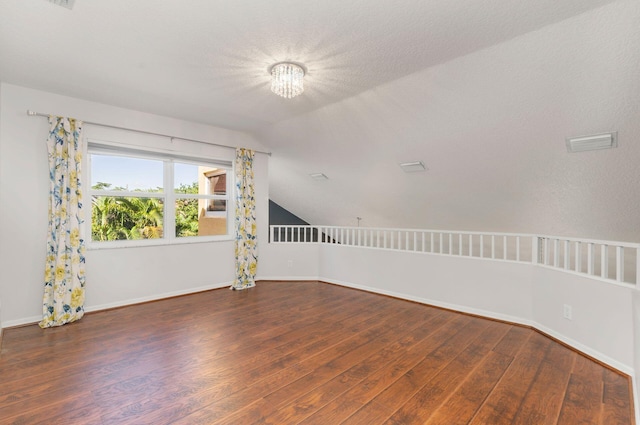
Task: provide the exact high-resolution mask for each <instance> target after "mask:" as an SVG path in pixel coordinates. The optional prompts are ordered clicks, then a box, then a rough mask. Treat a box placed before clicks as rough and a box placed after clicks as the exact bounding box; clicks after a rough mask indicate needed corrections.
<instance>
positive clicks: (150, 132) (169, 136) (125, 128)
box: [27, 109, 271, 156]
mask: <svg viewBox="0 0 640 425" xmlns="http://www.w3.org/2000/svg"><path fill="white" fill-rule="evenodd" d="M27 115H30V116H32V117H35V116H38V117H49V116H50V114H43V113H41V112H34V111H32V110H30V109H27ZM82 122H83V123H84V124H90V125H97V126H99V127H107V128H115V129H117V130H126V131H134V132H136V133H142V134H150V135H152V136H160V137H168V138H169V139H171V140H172V141H173V140H174V139H176V140H186V141H187V142H194V143H202V144H203V145H209V146H218V147H221V148H227V149H236V148H235V147H234V146H229V145H221V144H219V143H212V142H205V141H203V140H196V139H187V138H185V137H177V136H171V135H169V134H163V133H155V132H153V131H146V130H137V129H135V128H127V127H120V126H117V125H111V124H101V123H99V122H91V121H82ZM254 152H257V153H263V154H265V155H269V156H271V152H264V151H258V150H256V151H254Z"/></svg>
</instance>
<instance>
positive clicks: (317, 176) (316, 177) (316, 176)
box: [309, 173, 329, 180]
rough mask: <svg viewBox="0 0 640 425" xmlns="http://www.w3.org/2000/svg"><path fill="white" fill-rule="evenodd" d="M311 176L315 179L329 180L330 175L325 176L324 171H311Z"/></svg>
mask: <svg viewBox="0 0 640 425" xmlns="http://www.w3.org/2000/svg"><path fill="white" fill-rule="evenodd" d="M309 176H310V177H311V178H312V179H314V180H329V177H327V176H325V175H324V174H322V173H311V174H309Z"/></svg>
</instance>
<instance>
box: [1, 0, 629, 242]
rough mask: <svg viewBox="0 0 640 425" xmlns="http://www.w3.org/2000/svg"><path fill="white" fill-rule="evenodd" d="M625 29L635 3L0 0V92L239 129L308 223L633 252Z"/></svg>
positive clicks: (274, 184)
mask: <svg viewBox="0 0 640 425" xmlns="http://www.w3.org/2000/svg"><path fill="white" fill-rule="evenodd" d="M639 27H640V2H638V1H636V0H618V1H611V0H564V1H562V2H558V1H556V0H537V1H526V0H492V1H483V2H478V1H474V0H420V1H418V0H415V1H413V0H412V1H405V2H390V1H380V0H373V1H372V0H367V1H365V0H354V1H349V2H345V1H334V0H322V1H316V2H301V1H292V0H270V1H236V2H225V1H211V0H194V1H190V2H158V1H152V0H136V1H126V0H109V1H107V0H76V2H75V6H74V8H73V9H72V10H68V9H65V8H62V7H60V6H56V5H53V4H51V3H49V2H47V1H46V0H31V1H28V2H26V1H24V0H2V1H1V2H0V80H1V81H4V82H8V83H13V84H17V85H23V86H27V87H32V88H37V89H42V90H46V91H51V92H55V93H62V94H65V95H69V96H74V97H78V98H82V99H87V100H93V101H98V102H103V103H107V104H112V105H116V106H122V107H126V108H130V109H135V110H141V111H146V112H151V113H156V114H161V115H166V116H171V117H175V118H181V119H185V120H189V121H195V122H200V123H207V124H211V125H216V126H221V127H226V128H230V129H235V130H239V131H246V132H251V133H253V134H254V135H255V137H256V138H257V139H259V140H260V141H261V142H262V143H263V144H264V145H265V147H267V148H268V149H269V150H271V151H273V156H272V158H271V160H270V195H271V198H272V199H274V200H275V201H276V202H278V203H279V204H281V205H283V206H285V207H286V208H288V209H290V210H291V211H292V212H294V213H296V214H297V215H299V216H301V217H302V218H304V219H306V220H307V221H309V222H312V223H328V224H342V225H356V224H357V221H356V217H362V218H363V220H362V225H364V226H391V227H421V228H440V229H445V228H448V229H468V230H487V231H490V230H495V231H512V232H541V233H552V234H560V235H571V236H585V237H594V238H595V237H597V238H607V239H621V240H633V241H640V213H639V212H638V211H639V208H640V191H639V190H637V188H638V182H640V171H639V170H640V167H639V166H638V164H640V140H639V135H640V83H639V81H640V78H638V71H639V70H640V33H639V29H638V28H639ZM283 60H293V61H297V62H302V63H304V64H305V66H306V68H307V69H308V73H307V76H306V77H305V86H306V89H305V92H304V93H303V94H302V95H301V96H299V97H297V98H294V99H291V100H286V99H282V98H279V97H277V96H275V95H273V94H272V93H271V92H270V91H269V74H268V69H269V66H270V65H272V64H273V63H275V62H279V61H283ZM606 131H618V134H619V147H618V148H616V149H611V150H606V151H596V152H585V153H580V154H569V153H567V151H566V147H565V138H566V137H569V136H580V135H584V134H594V133H601V132H606ZM414 160H421V161H424V163H425V164H426V166H427V167H428V171H426V172H424V173H415V174H405V173H403V172H402V170H401V169H400V167H399V166H398V163H399V162H402V161H414ZM314 172H322V173H324V174H326V175H327V176H328V177H329V179H328V180H326V181H315V180H312V179H311V178H310V177H309V173H314Z"/></svg>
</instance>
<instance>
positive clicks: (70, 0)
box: [48, 0, 76, 9]
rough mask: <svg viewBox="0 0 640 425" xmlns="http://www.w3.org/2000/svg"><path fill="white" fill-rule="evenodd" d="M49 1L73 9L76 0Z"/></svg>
mask: <svg viewBox="0 0 640 425" xmlns="http://www.w3.org/2000/svg"><path fill="white" fill-rule="evenodd" d="M48 1H49V3H53V4H57V5H58V6H62V7H66V8H67V9H73V4H74V3H75V2H76V0H48Z"/></svg>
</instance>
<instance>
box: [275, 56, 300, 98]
mask: <svg viewBox="0 0 640 425" xmlns="http://www.w3.org/2000/svg"><path fill="white" fill-rule="evenodd" d="M304 73H305V72H304V68H303V67H301V66H300V65H298V64H295V63H291V62H279V63H276V64H275V65H273V66H272V67H271V91H272V92H274V93H275V94H277V95H278V96H282V97H286V98H287V99H291V98H293V97H296V96H297V95H299V94H301V93H302V92H303V91H304V84H303V81H302V80H303V77H304Z"/></svg>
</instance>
